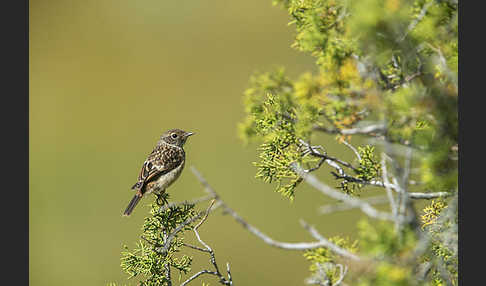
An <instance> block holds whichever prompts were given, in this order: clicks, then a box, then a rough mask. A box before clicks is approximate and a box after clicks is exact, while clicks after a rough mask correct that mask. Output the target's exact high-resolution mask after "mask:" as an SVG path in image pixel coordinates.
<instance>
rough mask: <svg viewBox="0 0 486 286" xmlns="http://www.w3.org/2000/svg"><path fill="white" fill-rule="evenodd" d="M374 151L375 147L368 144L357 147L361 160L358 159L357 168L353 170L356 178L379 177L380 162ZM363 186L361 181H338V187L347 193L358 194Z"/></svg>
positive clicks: (368, 178)
mask: <svg viewBox="0 0 486 286" xmlns="http://www.w3.org/2000/svg"><path fill="white" fill-rule="evenodd" d="M374 151H375V147H373V146H370V145H366V146H365V147H358V154H359V156H360V158H361V160H359V166H358V168H357V169H356V170H355V171H354V172H355V173H356V178H357V179H359V180H362V181H364V182H369V181H371V180H373V179H378V178H381V164H380V163H379V162H378V160H377V159H376V156H375V154H374ZM363 186H364V185H363V183H359V182H349V181H347V180H345V179H344V180H342V181H341V183H340V188H341V189H342V190H343V192H345V193H347V194H349V195H357V194H359V193H358V192H359V191H360V190H362V188H363Z"/></svg>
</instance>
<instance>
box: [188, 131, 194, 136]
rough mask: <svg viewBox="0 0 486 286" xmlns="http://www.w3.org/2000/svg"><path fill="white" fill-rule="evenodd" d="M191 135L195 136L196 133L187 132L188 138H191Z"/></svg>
mask: <svg viewBox="0 0 486 286" xmlns="http://www.w3.org/2000/svg"><path fill="white" fill-rule="evenodd" d="M191 135H194V132H186V137H189V136H191Z"/></svg>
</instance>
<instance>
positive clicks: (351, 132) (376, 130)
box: [313, 124, 386, 135]
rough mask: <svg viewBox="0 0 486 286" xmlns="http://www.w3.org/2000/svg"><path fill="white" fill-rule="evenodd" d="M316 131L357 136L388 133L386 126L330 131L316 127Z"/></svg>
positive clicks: (374, 125)
mask: <svg viewBox="0 0 486 286" xmlns="http://www.w3.org/2000/svg"><path fill="white" fill-rule="evenodd" d="M313 129H314V130H316V131H322V132H325V133H330V134H342V135H355V134H364V135H371V134H372V133H379V134H382V133H384V132H385V131H386V126H385V124H372V125H368V126H364V127H355V128H350V129H341V130H339V129H328V128H325V127H322V126H314V127H313Z"/></svg>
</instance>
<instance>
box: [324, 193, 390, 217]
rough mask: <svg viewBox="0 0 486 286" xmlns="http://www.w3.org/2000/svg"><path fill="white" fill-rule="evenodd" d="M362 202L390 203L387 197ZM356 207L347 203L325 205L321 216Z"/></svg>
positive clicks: (364, 199) (376, 197)
mask: <svg viewBox="0 0 486 286" xmlns="http://www.w3.org/2000/svg"><path fill="white" fill-rule="evenodd" d="M361 200H362V201H365V202H367V203H369V204H382V203H386V202H388V197H387V196H374V197H369V198H363V199H361ZM354 208H356V206H350V205H348V204H345V203H339V204H334V205H324V206H321V207H320V208H319V213H321V214H328V213H332V212H339V211H347V210H350V209H354Z"/></svg>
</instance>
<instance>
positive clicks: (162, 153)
mask: <svg viewBox="0 0 486 286" xmlns="http://www.w3.org/2000/svg"><path fill="white" fill-rule="evenodd" d="M193 134H194V133H192V132H186V131H183V130H180V129H171V130H169V131H167V132H165V133H164V134H162V136H160V140H159V141H158V142H157V145H156V146H155V148H154V150H153V151H152V153H150V154H149V155H148V157H147V160H145V162H144V163H143V166H142V170H141V171H140V174H139V175H138V180H137V182H136V183H135V185H133V187H132V190H136V191H137V192H136V193H135V196H134V197H133V199H132V200H131V201H130V203H129V204H128V207H127V208H126V210H125V212H124V213H123V215H125V216H129V215H130V214H131V213H132V211H133V209H134V208H135V206H136V205H137V204H138V202H139V201H140V199H141V198H142V197H143V196H144V195H146V194H150V193H152V192H153V193H155V194H161V193H163V192H164V191H165V189H166V188H167V187H169V186H170V185H171V184H172V183H173V182H174V181H175V180H177V178H179V175H180V174H181V172H182V169H184V163H185V159H186V153H185V152H184V149H183V146H184V143H186V140H187V138H188V137H189V136H191V135H193Z"/></svg>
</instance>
